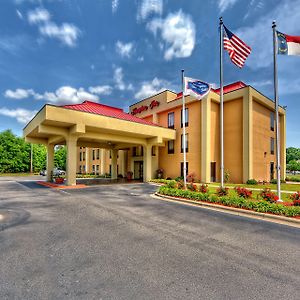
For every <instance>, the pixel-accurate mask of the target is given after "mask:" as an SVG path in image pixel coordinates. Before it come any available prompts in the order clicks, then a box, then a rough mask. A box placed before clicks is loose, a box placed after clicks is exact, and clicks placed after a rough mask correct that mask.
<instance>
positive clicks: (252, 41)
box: [235, 0, 300, 69]
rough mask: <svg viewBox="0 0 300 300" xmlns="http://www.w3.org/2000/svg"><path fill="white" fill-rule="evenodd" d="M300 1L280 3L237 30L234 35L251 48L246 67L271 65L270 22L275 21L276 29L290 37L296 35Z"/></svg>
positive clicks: (299, 17) (299, 15) (271, 39)
mask: <svg viewBox="0 0 300 300" xmlns="http://www.w3.org/2000/svg"><path fill="white" fill-rule="evenodd" d="M291 7H300V0H294V1H282V2H280V4H279V5H278V6H276V7H275V8H274V9H273V10H271V11H270V12H269V13H268V14H266V15H264V16H263V17H261V18H260V19H258V21H257V22H256V23H255V24H254V25H251V26H249V27H244V28H241V29H239V30H237V31H236V32H235V33H236V34H237V35H238V36H239V37H240V38H241V39H242V40H244V41H245V42H246V43H247V44H248V45H249V46H250V47H251V48H252V53H251V54H250V55H249V57H248V59H247V62H246V63H247V65H248V66H249V67H250V68H251V69H258V68H263V67H268V66H270V65H271V64H272V63H273V34H272V28H271V26H272V21H273V20H274V19H276V20H277V24H278V26H277V29H278V30H279V31H281V32H285V33H288V34H291V35H297V32H296V29H297V28H298V27H299V26H298V24H299V20H300V9H291Z"/></svg>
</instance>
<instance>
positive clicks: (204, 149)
mask: <svg viewBox="0 0 300 300" xmlns="http://www.w3.org/2000/svg"><path fill="white" fill-rule="evenodd" d="M210 136H211V98H210V97H209V95H208V96H207V97H204V98H203V99H202V100H201V172H200V174H201V182H210V159H211V158H210V147H211V145H210V138H211V137H210Z"/></svg>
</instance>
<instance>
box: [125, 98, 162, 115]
mask: <svg viewBox="0 0 300 300" xmlns="http://www.w3.org/2000/svg"><path fill="white" fill-rule="evenodd" d="M157 106H159V102H158V101H156V100H153V101H151V103H150V104H149V106H148V105H142V106H140V107H136V108H134V109H133V111H132V112H131V114H132V115H136V114H140V113H141V112H143V111H146V110H148V108H149V107H150V109H153V108H154V107H157Z"/></svg>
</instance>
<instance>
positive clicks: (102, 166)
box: [100, 149, 106, 175]
mask: <svg viewBox="0 0 300 300" xmlns="http://www.w3.org/2000/svg"><path fill="white" fill-rule="evenodd" d="M105 151H106V150H105V149H100V174H101V175H103V174H105V165H106V160H105V154H106V153H105Z"/></svg>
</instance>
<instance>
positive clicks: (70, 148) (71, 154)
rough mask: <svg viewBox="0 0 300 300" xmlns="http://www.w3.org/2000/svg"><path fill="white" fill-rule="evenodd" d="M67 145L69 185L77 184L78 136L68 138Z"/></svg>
mask: <svg viewBox="0 0 300 300" xmlns="http://www.w3.org/2000/svg"><path fill="white" fill-rule="evenodd" d="M66 145H67V174H66V175H67V182H66V183H67V185H76V164H77V157H76V154H77V137H73V136H70V137H68V138H67V139H66Z"/></svg>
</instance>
